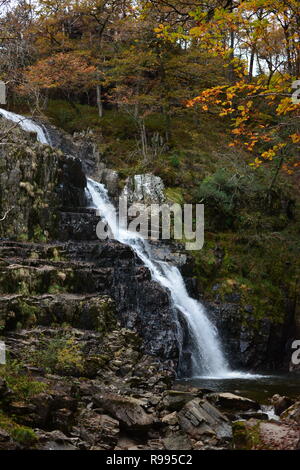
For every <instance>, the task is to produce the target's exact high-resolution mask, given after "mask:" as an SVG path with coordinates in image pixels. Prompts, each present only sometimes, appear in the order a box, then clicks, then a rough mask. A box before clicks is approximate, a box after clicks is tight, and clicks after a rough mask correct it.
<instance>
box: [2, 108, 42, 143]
mask: <svg viewBox="0 0 300 470" xmlns="http://www.w3.org/2000/svg"><path fill="white" fill-rule="evenodd" d="M0 115H1V116H3V117H4V118H5V119H7V120H8V121H12V122H15V123H16V124H17V125H18V126H20V127H21V128H22V129H23V130H24V131H26V132H35V133H36V134H37V140H38V141H39V142H40V143H41V144H46V145H51V141H50V138H49V136H48V135H47V131H46V129H45V128H44V127H43V126H42V125H39V124H36V123H35V122H34V121H33V120H32V119H30V118H27V117H25V116H21V115H20V114H15V113H12V112H10V111H6V109H1V108H0Z"/></svg>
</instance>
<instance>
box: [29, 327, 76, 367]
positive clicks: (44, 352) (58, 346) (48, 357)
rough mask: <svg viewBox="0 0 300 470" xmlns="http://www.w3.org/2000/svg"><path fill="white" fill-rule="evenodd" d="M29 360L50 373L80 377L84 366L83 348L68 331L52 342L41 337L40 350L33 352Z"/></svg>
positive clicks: (59, 334) (57, 336) (55, 337)
mask: <svg viewBox="0 0 300 470" xmlns="http://www.w3.org/2000/svg"><path fill="white" fill-rule="evenodd" d="M28 360H29V361H30V362H31V364H32V365H36V366H39V367H43V368H44V369H45V370H47V371H48V372H50V373H60V374H65V375H72V374H75V375H80V373H81V372H82V371H83V365H84V357H83V354H82V351H81V348H80V346H79V345H78V344H77V342H76V341H75V339H74V338H73V337H72V335H70V334H68V332H67V331H60V332H58V333H57V335H56V336H54V337H53V338H51V339H50V340H48V339H47V338H43V337H41V338H40V342H39V349H38V350H36V351H34V352H31V353H30V354H29V355H28Z"/></svg>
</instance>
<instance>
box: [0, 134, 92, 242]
mask: <svg viewBox="0 0 300 470" xmlns="http://www.w3.org/2000/svg"><path fill="white" fill-rule="evenodd" d="M10 140H12V142H10V143H9V145H3V146H1V148H0V174H1V176H0V212H1V214H2V216H1V217H4V216H5V214H7V215H6V216H5V217H4V220H2V221H1V223H0V236H1V237H9V238H10V239H17V240H28V239H36V240H44V239H47V238H49V237H52V238H53V237H54V238H55V237H57V235H58V218H59V208H60V206H63V205H65V206H71V205H74V206H77V207H82V206H85V205H86V198H85V193H84V188H85V185H86V178H85V175H84V173H83V171H82V167H81V163H80V161H79V160H78V159H76V158H74V157H67V156H65V155H64V154H63V153H62V152H61V151H59V150H54V149H51V148H50V147H46V146H42V145H40V144H38V143H33V142H32V140H31V139H30V137H29V136H28V134H26V133H24V132H21V131H20V130H18V129H17V130H16V131H15V132H14V133H13V134H12V135H11V136H10Z"/></svg>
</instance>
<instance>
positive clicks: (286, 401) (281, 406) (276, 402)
mask: <svg viewBox="0 0 300 470" xmlns="http://www.w3.org/2000/svg"><path fill="white" fill-rule="evenodd" d="M271 403H272V405H273V406H274V411H275V413H276V414H277V415H278V416H280V415H281V413H283V412H284V411H285V410H286V409H287V408H289V407H290V406H291V405H292V404H293V403H294V400H292V399H291V398H289V397H285V396H283V397H281V396H280V395H277V394H276V395H273V397H272V399H271Z"/></svg>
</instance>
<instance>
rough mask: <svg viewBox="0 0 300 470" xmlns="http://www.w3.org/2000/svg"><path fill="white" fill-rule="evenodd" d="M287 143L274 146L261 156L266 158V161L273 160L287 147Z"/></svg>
mask: <svg viewBox="0 0 300 470" xmlns="http://www.w3.org/2000/svg"><path fill="white" fill-rule="evenodd" d="M286 145H287V144H286V143H283V142H282V143H280V144H277V145H273V147H272V148H270V149H269V150H267V151H266V152H263V153H262V154H261V157H262V158H264V159H265V160H273V158H274V157H275V156H276V155H277V154H278V152H279V151H280V150H281V149H282V148H284V147H286Z"/></svg>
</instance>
